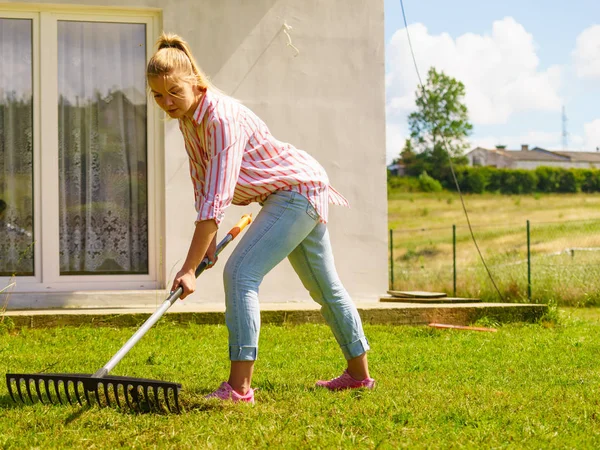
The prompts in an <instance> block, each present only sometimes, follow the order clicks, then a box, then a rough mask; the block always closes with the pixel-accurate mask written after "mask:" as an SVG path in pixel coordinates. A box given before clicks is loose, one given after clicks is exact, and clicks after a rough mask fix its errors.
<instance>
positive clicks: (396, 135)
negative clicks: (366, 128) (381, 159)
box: [385, 122, 408, 164]
mask: <svg viewBox="0 0 600 450" xmlns="http://www.w3.org/2000/svg"><path fill="white" fill-rule="evenodd" d="M385 134H386V154H385V161H386V164H390V163H391V162H392V160H393V159H395V158H398V157H399V156H400V152H401V151H402V149H403V148H404V141H405V140H406V138H407V137H408V132H407V130H404V129H403V127H402V126H401V125H398V124H393V123H390V122H388V123H387V124H386V127H385Z"/></svg>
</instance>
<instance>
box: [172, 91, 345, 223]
mask: <svg viewBox="0 0 600 450" xmlns="http://www.w3.org/2000/svg"><path fill="white" fill-rule="evenodd" d="M179 128H180V130H181V132H182V133H183V137H184V140H185V148H186V151H187V153H188V156H189V162H190V174H191V177H192V183H193V184H194V194H195V199H196V211H197V212H198V216H197V219H196V220H197V221H201V220H209V219H214V220H215V221H216V222H217V225H219V224H220V223H221V220H222V219H223V215H224V210H225V208H227V206H229V205H230V204H232V203H233V204H234V205H247V204H249V203H252V202H262V201H264V200H265V199H266V198H267V197H268V196H269V195H270V194H272V193H273V192H275V191H277V190H288V191H294V192H298V193H299V194H301V195H303V196H305V197H306V198H307V199H308V200H309V201H310V203H311V204H312V206H313V207H314V208H315V210H316V211H317V213H318V214H319V217H320V221H321V222H323V223H327V215H328V206H329V203H332V204H335V205H343V206H348V201H347V200H346V199H345V198H344V197H343V196H342V195H341V194H340V193H338V192H337V191H336V190H335V189H333V188H332V187H331V186H330V185H329V179H328V178H327V174H326V172H325V170H324V169H323V167H321V165H320V164H319V163H318V162H317V161H316V160H315V159H314V158H313V157H312V156H310V155H309V154H308V153H306V152H304V151H302V150H298V149H296V148H295V147H294V146H292V145H290V144H286V143H284V142H280V141H278V140H277V139H275V138H274V137H273V136H272V135H271V133H270V132H269V129H268V128H267V126H266V125H265V123H264V122H263V121H262V120H260V119H259V118H258V116H256V114H254V113H253V112H252V111H250V110H249V109H248V108H246V107H245V106H243V105H242V104H240V103H239V102H237V101H236V100H234V99H233V98H231V97H228V96H226V95H223V94H220V93H218V92H214V91H211V90H207V91H206V93H205V94H204V95H203V96H202V99H201V100H200V103H199V104H198V107H197V109H196V111H195V112H194V116H193V119H190V118H189V117H187V116H185V117H184V118H181V119H179Z"/></svg>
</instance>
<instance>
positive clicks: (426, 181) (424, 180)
mask: <svg viewBox="0 0 600 450" xmlns="http://www.w3.org/2000/svg"><path fill="white" fill-rule="evenodd" d="M419 187H420V188H421V191H423V192H440V191H441V190H442V185H441V183H440V182H439V181H438V180H436V179H435V178H432V177H430V176H429V175H427V172H425V171H423V173H421V175H419Z"/></svg>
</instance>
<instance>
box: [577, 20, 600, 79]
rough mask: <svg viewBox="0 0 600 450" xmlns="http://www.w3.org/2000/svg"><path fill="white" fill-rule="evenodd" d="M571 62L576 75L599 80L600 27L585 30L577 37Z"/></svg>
mask: <svg viewBox="0 0 600 450" xmlns="http://www.w3.org/2000/svg"><path fill="white" fill-rule="evenodd" d="M573 60H574V61H575V70H576V71H577V75H579V76H580V77H582V78H600V25H593V26H591V27H589V28H586V29H585V30H583V31H582V32H581V34H580V35H579V36H577V40H576V43H575V50H573Z"/></svg>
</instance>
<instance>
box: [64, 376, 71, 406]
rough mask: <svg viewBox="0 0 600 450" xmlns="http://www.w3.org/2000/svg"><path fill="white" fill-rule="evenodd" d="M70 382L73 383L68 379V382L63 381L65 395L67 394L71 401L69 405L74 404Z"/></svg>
mask: <svg viewBox="0 0 600 450" xmlns="http://www.w3.org/2000/svg"><path fill="white" fill-rule="evenodd" d="M69 383H71V384H72V381H71V380H67V382H66V383H63V387H64V388H65V395H66V396H67V400H68V401H69V405H72V404H73V402H72V401H71V396H70V395H69Z"/></svg>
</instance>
